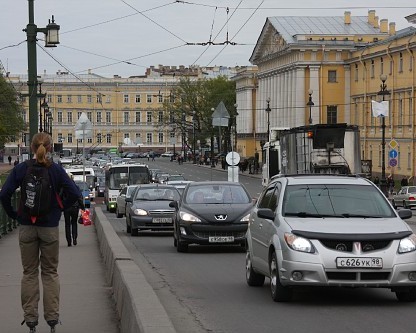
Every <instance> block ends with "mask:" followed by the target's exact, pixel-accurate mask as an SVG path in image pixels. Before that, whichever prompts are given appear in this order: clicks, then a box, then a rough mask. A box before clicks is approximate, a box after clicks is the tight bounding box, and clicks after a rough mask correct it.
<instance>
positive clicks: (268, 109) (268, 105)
mask: <svg viewBox="0 0 416 333" xmlns="http://www.w3.org/2000/svg"><path fill="white" fill-rule="evenodd" d="M266 102H267V108H266V110H265V111H266V113H267V142H269V141H270V112H271V111H272V109H270V97H268V98H267V99H266Z"/></svg>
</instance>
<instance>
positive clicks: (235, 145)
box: [231, 103, 238, 152]
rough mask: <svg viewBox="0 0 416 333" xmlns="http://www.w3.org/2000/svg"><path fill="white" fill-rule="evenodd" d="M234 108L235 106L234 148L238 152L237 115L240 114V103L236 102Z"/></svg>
mask: <svg viewBox="0 0 416 333" xmlns="http://www.w3.org/2000/svg"><path fill="white" fill-rule="evenodd" d="M234 108H235V112H234V149H232V147H231V150H234V151H235V152H237V116H238V112H237V108H238V104H237V103H235V104H234Z"/></svg>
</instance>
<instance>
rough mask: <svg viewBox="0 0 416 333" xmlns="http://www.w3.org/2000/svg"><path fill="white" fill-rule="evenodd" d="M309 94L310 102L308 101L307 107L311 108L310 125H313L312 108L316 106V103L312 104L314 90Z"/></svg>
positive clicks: (309, 91) (310, 90)
mask: <svg viewBox="0 0 416 333" xmlns="http://www.w3.org/2000/svg"><path fill="white" fill-rule="evenodd" d="M308 94H309V101H308V103H306V105H307V106H309V125H312V106H314V105H315V103H314V102H312V94H313V90H312V89H309V90H308Z"/></svg>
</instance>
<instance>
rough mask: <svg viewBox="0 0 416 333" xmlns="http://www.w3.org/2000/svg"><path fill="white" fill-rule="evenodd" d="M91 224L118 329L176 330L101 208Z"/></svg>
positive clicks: (125, 332) (169, 332)
mask: <svg viewBox="0 0 416 333" xmlns="http://www.w3.org/2000/svg"><path fill="white" fill-rule="evenodd" d="M94 216H95V220H94V225H95V227H96V229H97V236H98V242H99V244H100V251H101V254H102V256H103V259H104V266H105V269H106V272H107V280H108V281H109V283H110V285H111V288H112V291H113V298H114V301H115V303H116V309H117V312H118V315H119V318H120V326H121V327H120V332H121V333H131V332H140V333H175V332H176V330H175V328H174V326H173V324H172V321H171V320H170V318H169V316H168V314H167V312H166V310H165V308H164V307H163V305H162V304H161V303H160V301H159V299H158V297H157V295H156V293H155V292H154V290H153V288H152V287H151V286H150V284H149V283H148V282H147V281H146V278H145V276H144V274H143V272H142V271H141V270H140V268H139V267H138V266H137V265H136V263H135V262H134V261H133V259H132V257H131V255H130V253H129V252H128V250H127V248H126V247H125V246H124V244H123V242H122V241H121V239H120V238H119V237H118V236H117V234H116V232H115V231H114V229H113V227H112V226H111V224H110V222H109V221H108V220H107V218H106V217H105V215H104V213H103V212H102V210H101V208H99V207H96V208H95V214H94Z"/></svg>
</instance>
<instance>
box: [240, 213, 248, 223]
mask: <svg viewBox="0 0 416 333" xmlns="http://www.w3.org/2000/svg"><path fill="white" fill-rule="evenodd" d="M249 220H250V213H249V214H247V215H246V216H244V217H243V218H242V219H241V220H240V222H248V221H249Z"/></svg>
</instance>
